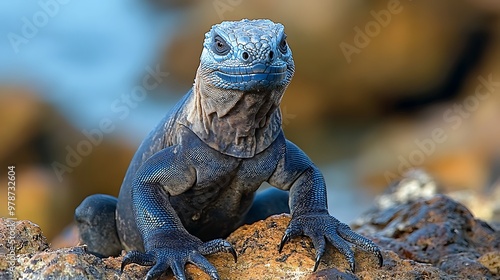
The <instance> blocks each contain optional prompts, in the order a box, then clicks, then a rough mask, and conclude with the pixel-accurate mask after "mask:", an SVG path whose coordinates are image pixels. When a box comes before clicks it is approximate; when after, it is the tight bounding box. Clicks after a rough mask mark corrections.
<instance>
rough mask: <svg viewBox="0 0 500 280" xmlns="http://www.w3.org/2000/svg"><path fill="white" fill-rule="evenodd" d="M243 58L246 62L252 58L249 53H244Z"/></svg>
mask: <svg viewBox="0 0 500 280" xmlns="http://www.w3.org/2000/svg"><path fill="white" fill-rule="evenodd" d="M241 57H242V58H243V59H244V60H247V59H248V57H250V55H248V53H247V52H243V53H242V54H241Z"/></svg>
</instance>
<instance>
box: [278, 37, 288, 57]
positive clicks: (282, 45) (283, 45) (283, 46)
mask: <svg viewBox="0 0 500 280" xmlns="http://www.w3.org/2000/svg"><path fill="white" fill-rule="evenodd" d="M287 45H288V44H287V43H286V35H283V38H281V42H280V44H279V49H280V52H282V53H283V54H285V53H286V51H287V50H288V47H287Z"/></svg>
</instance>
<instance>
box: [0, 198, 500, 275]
mask: <svg viewBox="0 0 500 280" xmlns="http://www.w3.org/2000/svg"><path fill="white" fill-rule="evenodd" d="M289 219H290V217H289V216H288V215H285V214H283V215H277V216H272V217H269V218H268V219H266V220H264V221H259V222H256V223H254V224H252V225H245V226H242V227H240V228H239V229H238V230H236V231H235V232H234V233H232V234H231V235H230V236H229V237H228V240H229V242H231V243H232V244H233V246H234V247H235V249H236V251H237V252H238V262H237V263H234V262H233V261H232V257H231V256H230V255H229V254H216V255H212V256H209V257H208V258H209V260H210V261H211V262H212V263H213V264H214V265H215V266H216V267H217V269H218V271H219V273H220V275H221V278H222V279H457V277H458V278H459V279H498V278H499V277H500V249H499V248H500V232H499V231H495V230H494V229H492V228H491V227H490V226H489V225H488V224H486V223H485V222H483V221H481V220H478V219H475V218H474V217H473V216H472V214H471V213H470V212H469V211H468V210H467V208H465V207H464V206H463V205H461V204H459V203H457V202H455V201H453V200H452V199H450V198H448V197H446V196H443V195H435V196H432V197H430V198H422V199H416V200H414V201H409V202H407V203H404V204H397V205H392V206H390V207H385V208H383V209H381V208H377V209H373V211H371V212H370V213H369V214H367V215H365V216H364V217H362V218H360V220H358V222H357V224H356V225H354V228H355V229H356V231H358V232H360V233H362V234H365V235H366V236H368V237H370V238H372V239H373V240H374V241H375V242H376V243H377V244H379V245H380V246H381V247H382V248H383V250H382V253H383V257H384V264H383V266H382V267H381V268H379V267H378V265H377V260H376V259H375V258H374V257H373V256H371V255H370V254H368V253H366V252H364V251H362V250H357V249H355V254H356V262H357V263H356V265H357V267H356V272H355V274H352V273H350V272H348V271H347V262H346V260H345V259H344V257H343V256H342V255H341V254H340V253H339V252H338V251H337V250H335V249H334V248H332V247H331V246H329V248H328V250H327V251H326V253H325V256H324V257H323V259H322V261H321V264H320V266H319V269H318V272H316V273H313V272H312V268H313V266H314V248H313V245H312V243H311V242H310V240H309V239H307V238H296V239H293V240H292V241H291V242H289V243H288V244H286V245H285V247H284V248H283V251H282V253H281V254H280V253H278V244H279V242H280V239H281V237H282V234H283V232H284V230H285V228H286V225H287V224H288V222H289ZM9 223H10V222H9V221H8V220H6V219H0V233H1V235H2V238H1V240H2V241H1V242H2V243H1V244H0V250H3V251H2V255H1V256H0V278H1V279H4V278H6V277H15V278H25V279H35V278H36V279H44V278H55V279H140V278H142V277H144V275H145V273H146V272H147V270H148V267H141V266H139V265H135V264H131V265H129V266H127V268H126V269H125V271H124V272H123V273H120V264H121V260H122V256H120V257H117V258H103V259H101V258H98V257H95V256H93V255H91V254H88V253H87V252H86V250H85V247H84V246H77V247H72V248H64V249H58V250H51V249H49V246H48V244H47V241H46V239H45V237H44V236H43V235H42V233H41V230H40V228H39V227H38V226H37V225H35V224H33V223H31V222H29V221H16V222H14V223H15V226H14V227H8V226H9V225H10V224H9ZM11 229H13V231H14V233H13V234H14V236H15V241H14V248H15V254H16V261H15V265H14V266H13V267H9V263H8V262H7V257H6V255H5V254H4V253H5V252H7V251H8V249H9V248H11V247H9V246H10V245H9V244H8V243H7V242H8V240H9V238H6V237H8V234H10V230H11ZM187 271H188V275H189V277H190V278H191V279H209V278H208V276H207V275H205V274H204V273H203V272H202V271H201V270H199V269H198V268H197V267H195V266H193V265H190V264H188V265H187ZM162 279H173V277H172V274H171V273H169V274H167V275H165V276H164V277H163V278H162Z"/></svg>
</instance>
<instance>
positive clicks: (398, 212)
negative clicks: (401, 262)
mask: <svg viewBox="0 0 500 280" xmlns="http://www.w3.org/2000/svg"><path fill="white" fill-rule="evenodd" d="M354 229H356V230H357V231H358V232H360V233H362V234H365V235H368V236H370V237H371V238H372V239H373V240H374V241H375V242H376V243H377V244H379V245H380V246H382V247H383V248H384V249H387V250H391V251H393V252H395V253H396V254H398V256H399V257H401V258H404V259H411V260H414V261H416V262H419V263H425V264H430V265H432V266H433V267H435V268H438V269H439V270H440V271H442V272H443V273H446V274H448V275H450V276H459V277H460V279H494V277H500V275H499V274H498V269H499V264H498V254H499V248H500V232H499V231H496V230H494V229H493V228H492V227H491V226H489V225H488V224H487V223H485V222H484V221H481V220H478V219H475V218H474V216H473V215H472V214H471V212H470V211H469V210H468V209H467V208H466V207H465V206H463V205H462V204H459V203H458V202H456V201H454V200H452V199H450V198H449V197H447V196H444V195H435V196H433V197H431V198H426V199H420V200H417V201H414V202H409V203H407V204H400V205H396V206H393V207H389V208H386V209H379V210H374V211H372V212H371V213H370V214H369V215H367V216H366V217H364V218H363V219H361V220H360V221H359V222H358V225H356V226H355V227H354Z"/></svg>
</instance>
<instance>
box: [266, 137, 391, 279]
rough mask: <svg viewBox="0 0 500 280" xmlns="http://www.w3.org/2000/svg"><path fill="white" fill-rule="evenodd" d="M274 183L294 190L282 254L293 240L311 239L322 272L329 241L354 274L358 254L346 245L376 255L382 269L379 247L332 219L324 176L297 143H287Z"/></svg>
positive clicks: (280, 246) (282, 243)
mask: <svg viewBox="0 0 500 280" xmlns="http://www.w3.org/2000/svg"><path fill="white" fill-rule="evenodd" d="M270 183H271V184H274V185H275V186H278V187H281V188H285V189H289V190H290V210H291V214H292V219H291V221H290V224H289V225H288V227H287V229H286V230H285V233H284V235H283V238H282V240H281V243H280V245H279V251H280V252H281V250H282V248H283V246H284V245H285V243H286V242H288V241H289V240H290V239H291V238H293V237H296V236H300V235H306V236H309V237H310V238H311V240H312V242H313V244H314V247H315V248H316V263H315V265H314V269H313V271H316V269H317V268H318V265H319V261H320V259H321V257H322V256H323V253H324V252H325V248H326V241H325V239H326V240H328V241H329V242H330V243H331V244H332V245H333V246H335V247H336V248H337V249H338V250H339V251H340V252H341V253H342V254H343V255H344V256H345V257H346V258H347V261H348V262H349V266H350V269H351V271H352V272H354V270H355V260H354V253H353V251H352V250H351V248H350V246H349V244H348V243H347V242H346V241H349V242H351V243H353V244H355V245H357V246H360V247H361V248H363V249H364V250H366V251H369V252H372V253H373V254H374V255H375V256H376V257H377V258H378V260H379V264H380V266H381V265H382V262H383V259H382V254H381V253H380V249H379V248H378V246H377V245H375V243H373V242H372V241H371V240H369V239H367V238H365V237H363V236H361V235H359V234H357V233H356V232H354V231H352V230H351V229H350V228H349V226H348V225H346V224H344V223H341V222H340V221H339V220H337V219H336V218H334V217H332V216H330V214H329V213H328V208H327V201H326V197H327V196H326V186H325V181H324V179H323V176H322V174H321V172H320V171H319V170H318V168H317V167H316V166H314V164H313V163H312V162H311V161H310V159H309V158H308V157H307V156H306V155H305V154H304V152H302V151H301V150H300V149H299V148H298V147H297V146H295V145H294V144H293V143H291V142H289V141H287V142H286V152H285V155H284V157H283V160H282V162H281V163H280V164H279V165H278V168H277V169H276V171H275V173H274V174H273V177H272V178H271V180H270Z"/></svg>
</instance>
